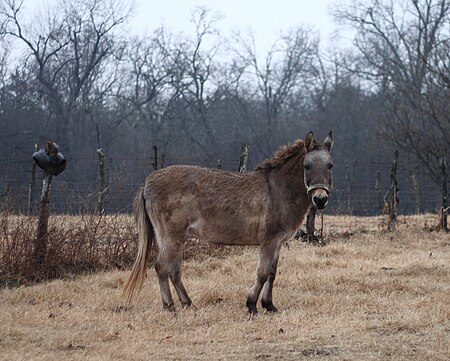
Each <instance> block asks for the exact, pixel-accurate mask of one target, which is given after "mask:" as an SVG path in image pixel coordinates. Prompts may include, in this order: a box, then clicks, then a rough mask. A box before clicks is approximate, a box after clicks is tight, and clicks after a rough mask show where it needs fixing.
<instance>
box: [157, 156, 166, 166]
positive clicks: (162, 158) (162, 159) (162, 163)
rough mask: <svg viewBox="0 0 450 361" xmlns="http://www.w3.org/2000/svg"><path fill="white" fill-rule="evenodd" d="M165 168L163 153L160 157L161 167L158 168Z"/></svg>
mask: <svg viewBox="0 0 450 361" xmlns="http://www.w3.org/2000/svg"><path fill="white" fill-rule="evenodd" d="M165 166H166V153H163V154H162V155H161V165H160V166H159V167H160V168H161V169H163V168H164V167H165Z"/></svg>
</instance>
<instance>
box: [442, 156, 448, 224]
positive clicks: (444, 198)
mask: <svg viewBox="0 0 450 361" xmlns="http://www.w3.org/2000/svg"><path fill="white" fill-rule="evenodd" d="M441 167H442V209H441V218H442V219H441V228H442V229H443V230H444V231H445V232H448V219H447V216H448V211H449V206H448V189H447V161H446V159H445V157H442V162H441Z"/></svg>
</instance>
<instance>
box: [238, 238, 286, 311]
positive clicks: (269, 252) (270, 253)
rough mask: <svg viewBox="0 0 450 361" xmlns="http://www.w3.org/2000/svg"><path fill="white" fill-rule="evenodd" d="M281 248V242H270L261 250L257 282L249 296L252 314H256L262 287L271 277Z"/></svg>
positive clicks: (249, 306)
mask: <svg viewBox="0 0 450 361" xmlns="http://www.w3.org/2000/svg"><path fill="white" fill-rule="evenodd" d="M278 248H279V242H270V243H266V244H264V245H262V246H261V250H260V251H259V264H258V269H257V271H256V282H255V284H254V285H253V288H252V290H251V291H250V294H249V295H248V297H247V303H246V305H247V308H248V312H249V313H250V314H256V313H257V312H258V311H257V309H256V303H257V302H258V298H259V294H260V293H261V289H262V288H263V286H264V284H265V283H266V281H267V280H268V278H269V273H270V271H271V268H272V265H273V262H274V259H275V255H276V253H277V249H278Z"/></svg>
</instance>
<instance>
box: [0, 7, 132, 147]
mask: <svg viewBox="0 0 450 361" xmlns="http://www.w3.org/2000/svg"><path fill="white" fill-rule="evenodd" d="M22 6H23V1H17V0H2V1H1V2H0V17H1V19H3V21H4V24H5V32H6V34H7V35H9V36H10V37H12V38H14V39H16V40H18V41H19V42H20V43H21V44H22V45H24V47H25V55H24V56H25V57H26V59H27V61H28V62H29V64H30V66H31V67H32V69H34V73H35V76H36V79H37V80H38V81H39V84H40V86H41V89H40V91H41V92H42V94H43V96H44V98H45V100H46V101H47V104H48V107H49V110H50V114H51V115H52V116H53V117H55V119H57V123H56V124H57V134H58V138H59V142H60V143H61V144H62V145H63V147H64V149H65V150H66V153H70V147H71V144H72V142H73V140H74V138H75V137H74V134H76V130H77V129H78V127H79V126H80V125H79V124H77V116H76V114H75V113H76V112H77V111H78V112H79V114H78V115H80V114H81V115H83V114H85V110H86V106H88V104H89V103H91V104H92V102H87V100H88V99H89V98H90V97H92V96H93V94H94V90H95V86H96V84H97V83H98V81H99V79H100V78H102V79H103V80H105V79H110V75H111V74H108V76H106V75H105V73H106V72H107V69H108V65H107V63H108V61H109V60H110V59H111V58H112V57H113V54H114V53H115V51H116V50H117V41H116V38H115V37H116V35H117V32H118V31H119V29H120V26H121V24H123V23H124V22H125V21H126V20H127V19H128V17H129V14H130V10H131V9H130V8H129V7H127V6H125V5H124V2H123V1H121V0H80V1H77V2H74V1H71V2H65V1H62V0H61V1H58V2H57V3H56V4H55V7H54V8H49V9H47V10H46V13H43V14H41V17H40V18H36V21H35V24H27V23H26V22H25V20H23V18H22V16H21V15H22ZM56 9H58V10H57V11H56ZM107 82H108V80H106V83H105V84H104V86H106V88H108V87H109V86H110V85H107ZM97 89H98V88H97ZM81 104H82V105H81ZM83 107H84V108H85V109H83Z"/></svg>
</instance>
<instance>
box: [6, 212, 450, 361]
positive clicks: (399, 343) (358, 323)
mask: <svg viewBox="0 0 450 361" xmlns="http://www.w3.org/2000/svg"><path fill="white" fill-rule="evenodd" d="M431 217H435V216H422V217H402V218H401V222H400V227H399V231H397V232H393V233H387V232H385V231H383V230H380V229H379V228H378V227H379V224H380V219H378V218H349V217H326V220H325V221H326V227H327V228H326V232H327V236H328V239H329V240H330V242H329V243H328V244H327V245H326V246H324V247H317V246H311V245H308V244H305V243H301V242H298V241H292V242H290V243H289V244H287V245H286V246H285V247H283V250H282V254H281V259H280V266H279V273H278V276H277V279H276V281H275V288H274V301H275V304H276V305H277V307H279V309H280V312H279V313H278V314H275V315H270V314H263V313H261V314H259V315H258V316H256V317H249V316H248V315H247V312H246V309H245V297H246V295H247V292H248V289H249V287H250V286H251V284H252V282H253V279H254V274H255V268H256V264H257V253H258V251H257V249H256V248H255V249H253V248H239V250H240V251H238V252H236V253H231V254H229V255H228V256H226V255H222V257H221V258H215V257H208V258H206V259H205V258H204V259H201V260H199V259H196V258H192V259H190V260H187V261H186V262H185V263H184V279H185V284H186V287H187V289H188V291H189V293H190V296H191V298H192V300H193V302H194V305H195V306H194V307H192V308H190V309H181V308H180V307H179V305H178V304H177V305H176V306H177V312H176V313H174V314H172V313H170V312H168V311H163V309H162V307H161V301H160V298H159V290H158V286H157V281H156V278H155V274H154V271H153V270H150V271H149V277H148V281H147V282H146V286H145V287H144V289H143V291H142V293H141V294H140V295H139V296H138V298H137V300H136V301H135V303H134V304H133V305H132V306H131V307H130V308H126V307H118V306H120V304H121V300H120V299H119V296H120V293H121V287H122V284H123V282H124V281H125V279H126V277H127V276H128V273H129V272H128V271H119V270H116V271H110V272H103V273H102V272H101V273H95V274H91V275H87V276H82V277H79V278H77V279H73V280H55V281H51V282H48V283H45V284H44V283H42V284H38V285H35V286H32V287H24V286H22V287H19V288H4V289H2V290H0V302H1V304H2V311H1V313H0V359H4V360H65V359H70V360H87V359H88V360H186V359H193V360H265V359H285V360H298V359H303V358H311V357H312V358H314V359H326V360H389V359H391V360H412V359H414V360H448V355H450V281H449V280H450V265H449V259H450V237H449V235H448V234H444V233H438V232H431V231H430V229H429V228H430V227H429V226H428V225H427V224H428V223H430V224H432V222H431ZM435 219H436V218H435ZM427 222H428V223H427Z"/></svg>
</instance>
